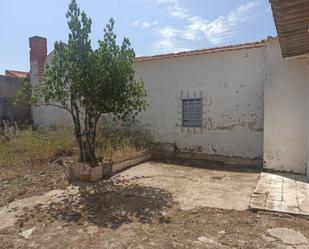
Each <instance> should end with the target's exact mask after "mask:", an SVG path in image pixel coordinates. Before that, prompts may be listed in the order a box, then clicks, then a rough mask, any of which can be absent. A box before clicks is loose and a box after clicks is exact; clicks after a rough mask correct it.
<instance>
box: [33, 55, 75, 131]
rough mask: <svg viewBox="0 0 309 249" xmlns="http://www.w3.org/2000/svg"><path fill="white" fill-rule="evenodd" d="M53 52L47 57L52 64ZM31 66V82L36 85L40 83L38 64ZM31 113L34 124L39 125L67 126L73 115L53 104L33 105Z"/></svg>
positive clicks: (47, 60) (47, 62)
mask: <svg viewBox="0 0 309 249" xmlns="http://www.w3.org/2000/svg"><path fill="white" fill-rule="evenodd" d="M52 56H53V53H50V54H49V55H48V56H47V58H46V64H48V65H50V63H51V59H52ZM30 67H31V83H32V85H35V84H37V83H38V75H37V74H38V73H37V65H35V63H33V64H32V65H30ZM31 115H32V120H33V125H34V126H36V127H38V126H43V127H44V126H45V127H48V126H65V125H68V124H71V123H72V122H73V121H72V117H71V115H70V113H69V112H68V111H66V110H62V109H59V108H57V107H52V106H39V107H37V106H34V105H33V106H32V108H31Z"/></svg>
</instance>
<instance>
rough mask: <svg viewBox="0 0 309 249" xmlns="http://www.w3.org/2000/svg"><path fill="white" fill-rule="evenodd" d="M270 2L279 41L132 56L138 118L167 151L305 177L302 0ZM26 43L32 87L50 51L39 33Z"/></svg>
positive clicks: (307, 107)
mask: <svg viewBox="0 0 309 249" xmlns="http://www.w3.org/2000/svg"><path fill="white" fill-rule="evenodd" d="M271 4H272V7H273V13H274V18H275V22H276V26H277V30H278V38H272V37H269V38H267V39H265V40H263V41H259V42H254V43H247V44H239V45H232V46H225V47H218V48H212V49H204V50H195V51H189V52H181V53H174V54H163V55H156V56H146V57H138V58H136V60H135V62H134V67H135V71H136V77H137V78H143V80H144V82H145V87H146V90H147V93H148V103H149V104H150V106H149V108H148V110H147V111H145V112H144V113H142V114H141V115H140V117H139V120H140V123H141V124H142V125H144V126H145V127H147V128H148V129H149V130H150V131H151V132H152V133H153V135H154V137H155V138H156V139H157V140H158V141H160V142H161V143H162V144H165V145H166V147H167V148H169V149H171V150H173V149H175V148H177V151H178V150H179V151H183V152H191V153H196V154H204V155H208V156H209V157H211V156H216V157H222V158H225V159H226V158H235V157H236V158H244V159H248V160H249V161H250V160H255V162H256V161H257V160H260V161H261V162H262V161H263V162H264V168H266V169H271V170H277V171H287V172H295V173H299V174H308V175H309V166H307V165H309V33H308V27H309V24H308V21H309V1H304V0H295V1H279V0H272V1H271ZM304 19H306V20H307V22H306V23H304V22H305V21H306V20H305V21H304ZM305 25H307V26H305ZM305 27H306V28H305ZM30 48H31V51H30V54H31V56H30V57H31V82H32V84H36V83H37V79H38V78H39V77H40V76H41V75H42V73H43V70H44V65H45V63H47V64H48V63H50V59H51V56H52V54H50V55H49V56H47V49H46V39H45V38H42V37H37V36H35V37H32V38H30ZM32 118H33V122H34V124H35V125H43V126H49V125H57V124H60V123H64V122H70V117H69V116H68V114H67V113H65V112H64V111H62V110H59V109H55V108H53V107H39V108H38V107H32Z"/></svg>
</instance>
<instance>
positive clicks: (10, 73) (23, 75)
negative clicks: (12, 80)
mask: <svg viewBox="0 0 309 249" xmlns="http://www.w3.org/2000/svg"><path fill="white" fill-rule="evenodd" d="M5 75H6V76H9V77H18V78H28V77H30V73H29V72H23V71H16V70H5Z"/></svg>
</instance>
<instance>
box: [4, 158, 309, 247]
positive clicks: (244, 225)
mask: <svg viewBox="0 0 309 249" xmlns="http://www.w3.org/2000/svg"><path fill="white" fill-rule="evenodd" d="M191 165H192V166H195V167H192V168H191V169H192V172H194V173H192V175H190V171H188V170H189V169H190V168H183V166H177V167H178V168H175V167H176V166H174V167H172V166H170V171H169V172H170V173H168V170H167V169H166V168H165V167H163V168H161V169H160V170H158V171H157V173H156V172H154V171H153V170H149V171H144V173H143V174H141V173H139V174H138V172H141V171H138V172H135V170H137V169H138V166H137V167H133V168H131V169H129V170H128V171H124V172H122V173H121V174H120V175H115V176H113V177H112V178H110V179H105V180H101V181H98V182H96V183H95V184H76V185H75V186H70V187H69V188H67V189H66V190H53V191H52V192H49V193H46V194H45V195H41V196H36V195H35V196H32V197H29V198H25V199H22V200H17V201H14V202H11V203H10V205H9V206H6V207H3V208H2V209H0V220H1V224H0V248H1V249H2V248H117V249H124V248H132V249H133V248H139V249H142V248H160V249H161V248H162V249H165V248H166V249H169V248H247V249H252V248H288V249H293V248H296V249H304V248H307V249H308V244H304V243H296V244H295V243H294V244H289V243H287V242H286V241H285V242H284V241H282V240H280V239H278V238H274V237H273V236H271V235H269V233H268V229H270V228H278V227H284V228H289V229H293V230H295V231H297V232H299V233H301V234H302V235H303V236H304V237H305V238H307V239H309V220H308V219H306V218H304V217H303V218H302V217H294V216H289V215H278V214H275V213H265V212H258V213H253V212H250V211H236V210H224V209H219V208H213V207H212V208H209V207H203V205H200V201H203V202H207V198H200V197H197V195H195V197H194V198H190V193H189V192H186V191H187V190H186V188H185V187H184V186H181V185H184V184H186V181H183V180H180V181H175V182H174V183H173V182H172V181H171V179H172V175H175V174H176V176H177V177H176V178H178V179H181V177H180V176H181V175H182V177H183V179H186V178H190V177H191V178H192V179H191V181H192V182H191V183H190V182H189V183H188V185H190V184H191V185H192V186H193V185H194V184H198V183H199V182H198V181H197V182H196V180H198V179H199V178H198V177H199V175H200V173H201V172H200V170H201V171H202V170H203V167H202V165H201V164H199V163H196V164H195V165H193V164H191ZM207 166H208V169H205V173H206V172H208V171H209V170H210V169H218V165H215V164H209V165H207ZM152 167H154V165H152ZM166 167H167V166H166ZM130 170H131V171H130ZM177 170H178V171H179V172H176V173H175V171H177ZM233 171H236V172H237V171H238V173H239V174H240V172H243V171H244V174H245V175H246V177H248V176H249V175H252V180H253V181H254V180H255V179H256V174H257V172H255V171H252V170H250V169H244V168H242V169H239V168H234V169H233ZM134 172H135V173H134ZM168 174H170V175H169V176H167V175H168ZM177 174H178V175H177ZM209 174H210V173H209V172H208V174H206V175H208V176H207V177H206V176H205V177H204V178H203V176H201V177H202V178H200V183H201V182H202V180H205V181H209V180H212V181H213V182H215V184H214V185H213V186H214V187H213V188H212V189H211V190H210V189H206V188H207V184H205V183H204V185H203V183H202V185H201V186H202V187H201V189H202V190H203V189H204V192H205V193H206V194H205V195H206V196H207V195H209V196H211V194H212V192H215V191H217V190H220V189H221V190H223V189H226V188H228V187H224V186H221V185H224V184H225V182H233V180H232V178H233V177H232V176H235V180H234V181H235V182H237V174H236V173H235V175H232V174H231V173H230V171H226V167H225V166H223V167H221V168H220V170H218V173H217V175H209ZM220 176H222V178H218V177H220ZM213 177H215V178H213ZM244 179H245V178H244ZM248 179H251V178H250V177H249V178H248ZM220 181H221V183H220ZM194 182H196V183H194ZM239 182H240V183H239V184H240V185H237V184H236V185H235V186H238V187H239V188H241V187H242V186H244V185H243V184H244V182H245V181H242V180H240V181H239ZM219 183H220V184H221V185H220V184H219ZM253 185H254V184H253ZM248 186H251V185H250V183H249V185H248ZM195 187H198V185H196V186H195ZM202 190H201V191H200V192H199V194H200V195H201V194H202V193H203V192H202ZM182 191H184V195H185V196H187V198H181V192H182ZM250 191H252V190H250ZM201 196H202V195H201ZM213 196H214V194H213V195H212V198H213ZM212 198H211V199H212ZM222 198H228V197H227V196H223V197H222ZM233 198H235V196H233ZM185 199H187V200H188V201H187V202H186V201H185ZM190 202H196V203H197V205H194V203H192V205H188V203H190ZM228 202H232V199H228ZM241 203H243V202H241ZM231 205H232V203H231Z"/></svg>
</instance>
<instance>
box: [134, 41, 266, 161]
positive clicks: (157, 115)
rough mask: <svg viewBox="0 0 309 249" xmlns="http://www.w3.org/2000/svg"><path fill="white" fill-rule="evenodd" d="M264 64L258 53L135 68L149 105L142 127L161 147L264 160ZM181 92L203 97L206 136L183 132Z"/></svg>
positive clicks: (166, 61) (200, 132) (159, 62)
mask: <svg viewBox="0 0 309 249" xmlns="http://www.w3.org/2000/svg"><path fill="white" fill-rule="evenodd" d="M264 61H265V60H264V47H260V48H251V49H240V50H235V51H225V52H218V53H212V54H204V55H199V56H186V57H178V58H169V59H161V60H150V61H142V62H136V63H135V70H136V78H143V79H144V82H145V86H146V89H147V92H148V95H149V97H148V102H149V104H150V107H149V109H148V110H147V111H146V112H145V113H143V114H142V115H141V117H140V121H141V123H142V124H144V125H145V126H146V127H148V128H149V129H150V130H151V131H152V133H153V134H154V135H155V137H156V138H157V140H158V141H161V142H163V143H167V144H173V143H175V144H176V145H177V147H178V148H180V149H181V150H182V151H192V152H196V153H206V154H217V155H223V156H240V157H245V158H261V157H262V155H263V103H264V100H263V89H264V79H265V72H264ZM181 92H183V94H184V96H187V94H189V96H190V97H192V96H193V94H194V92H195V93H196V95H199V94H200V92H202V95H203V98H204V111H205V112H204V119H205V122H204V127H203V129H202V130H200V129H196V130H195V132H194V129H193V128H190V129H189V130H188V129H187V128H183V129H182V127H181V101H180V98H181ZM171 147H173V146H171Z"/></svg>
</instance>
